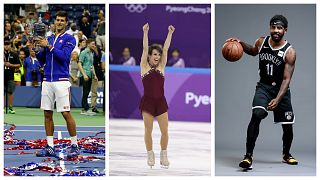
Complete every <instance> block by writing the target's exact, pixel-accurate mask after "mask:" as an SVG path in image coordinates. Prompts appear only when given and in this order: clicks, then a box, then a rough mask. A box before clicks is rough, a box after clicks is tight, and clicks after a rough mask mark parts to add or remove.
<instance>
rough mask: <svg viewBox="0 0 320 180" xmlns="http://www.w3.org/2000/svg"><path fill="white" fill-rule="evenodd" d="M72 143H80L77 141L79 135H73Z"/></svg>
mask: <svg viewBox="0 0 320 180" xmlns="http://www.w3.org/2000/svg"><path fill="white" fill-rule="evenodd" d="M71 144H75V145H78V143H77V136H71Z"/></svg>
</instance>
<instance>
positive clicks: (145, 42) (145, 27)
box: [140, 23, 149, 68]
mask: <svg viewBox="0 0 320 180" xmlns="http://www.w3.org/2000/svg"><path fill="white" fill-rule="evenodd" d="M142 29H143V42H142V43H143V51H142V55H141V61H140V67H141V68H144V67H146V66H147V64H148V49H149V42H148V41H149V40H148V33H149V24H148V23H146V24H145V25H143V27H142Z"/></svg>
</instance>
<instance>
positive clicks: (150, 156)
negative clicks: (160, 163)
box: [147, 150, 155, 168]
mask: <svg viewBox="0 0 320 180" xmlns="http://www.w3.org/2000/svg"><path fill="white" fill-rule="evenodd" d="M147 163H148V166H150V168H152V166H154V164H155V160H154V152H153V151H152V150H151V151H148V160H147Z"/></svg>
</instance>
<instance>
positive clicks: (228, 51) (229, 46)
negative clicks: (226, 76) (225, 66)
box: [222, 41, 243, 62]
mask: <svg viewBox="0 0 320 180" xmlns="http://www.w3.org/2000/svg"><path fill="white" fill-rule="evenodd" d="M242 54H243V48H242V45H241V44H240V43H239V42H238V41H227V42H225V43H224V44H223V46H222V55H223V57H224V58H225V59H226V60H228V61H231V62H234V61H238V60H239V59H240V58H241V57H242Z"/></svg>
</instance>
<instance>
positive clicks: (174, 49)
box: [172, 48, 180, 54]
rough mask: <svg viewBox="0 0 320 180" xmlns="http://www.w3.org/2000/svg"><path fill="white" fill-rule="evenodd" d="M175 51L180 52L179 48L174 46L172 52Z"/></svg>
mask: <svg viewBox="0 0 320 180" xmlns="http://www.w3.org/2000/svg"><path fill="white" fill-rule="evenodd" d="M175 51H176V52H178V53H179V54H180V50H179V49H178V48H173V49H172V53H173V52H175Z"/></svg>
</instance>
